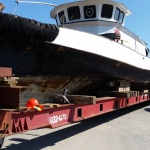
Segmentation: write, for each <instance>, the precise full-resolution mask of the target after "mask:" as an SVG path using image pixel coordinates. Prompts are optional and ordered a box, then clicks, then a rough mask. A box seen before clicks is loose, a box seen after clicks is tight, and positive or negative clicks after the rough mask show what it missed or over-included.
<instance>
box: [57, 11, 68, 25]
mask: <svg viewBox="0 0 150 150" xmlns="http://www.w3.org/2000/svg"><path fill="white" fill-rule="evenodd" d="M61 13H63V14H61ZM60 14H61V16H60ZM61 17H64V20H63V19H61ZM58 18H59V23H60V24H61V25H62V24H64V23H65V22H66V16H65V11H64V10H62V11H60V12H58ZM61 20H62V21H61Z"/></svg>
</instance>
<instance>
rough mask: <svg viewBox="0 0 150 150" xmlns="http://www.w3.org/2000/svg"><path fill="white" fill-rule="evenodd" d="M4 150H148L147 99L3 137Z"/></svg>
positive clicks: (149, 117) (149, 114) (149, 115)
mask: <svg viewBox="0 0 150 150" xmlns="http://www.w3.org/2000/svg"><path fill="white" fill-rule="evenodd" d="M2 149H4V150H49V149H50V150H150V102H146V103H142V104H140V105H136V106H132V107H130V108H125V109H122V110H119V111H115V112H111V113H108V114H105V115H102V116H98V117H94V118H91V119H88V120H84V121H82V122H78V123H74V124H70V125H67V126H63V127H59V128H56V129H48V128H42V129H37V130H32V131H29V132H25V133H22V134H17V135H12V136H9V137H6V138H5V142H4V145H3V148H2Z"/></svg>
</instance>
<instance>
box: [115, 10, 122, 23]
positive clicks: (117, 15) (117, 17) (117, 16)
mask: <svg viewBox="0 0 150 150" xmlns="http://www.w3.org/2000/svg"><path fill="white" fill-rule="evenodd" d="M114 19H115V20H116V21H117V22H118V23H120V24H122V23H123V19H124V12H123V11H121V10H120V9H119V8H116V11H115V16H114Z"/></svg>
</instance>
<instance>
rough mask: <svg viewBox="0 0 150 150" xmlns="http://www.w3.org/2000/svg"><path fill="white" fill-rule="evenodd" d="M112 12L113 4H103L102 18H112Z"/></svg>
mask: <svg viewBox="0 0 150 150" xmlns="http://www.w3.org/2000/svg"><path fill="white" fill-rule="evenodd" d="M112 13H113V6H112V5H108V4H104V5H103V6H102V12H101V17H102V18H109V19H110V18H112Z"/></svg>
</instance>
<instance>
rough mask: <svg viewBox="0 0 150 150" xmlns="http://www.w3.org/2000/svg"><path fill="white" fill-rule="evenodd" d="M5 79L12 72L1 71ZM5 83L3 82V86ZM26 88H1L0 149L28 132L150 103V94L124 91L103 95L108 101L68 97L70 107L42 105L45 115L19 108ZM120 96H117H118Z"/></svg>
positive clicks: (40, 112)
mask: <svg viewBox="0 0 150 150" xmlns="http://www.w3.org/2000/svg"><path fill="white" fill-rule="evenodd" d="M0 70H3V71H2V72H1V71H0V76H1V79H2V78H5V76H7V77H8V78H9V77H11V71H10V69H7V68H0ZM1 83H2V82H1ZM24 88H25V87H22V86H8V85H5V86H4V85H2V84H1V86H0V103H1V105H0V132H1V134H0V146H1V147H2V145H3V142H4V138H5V136H9V135H12V134H17V133H21V132H26V131H28V130H32V129H36V128H41V127H50V128H56V127H59V126H62V125H66V124H69V123H73V122H77V121H81V120H84V119H87V118H91V117H94V116H98V115H102V114H104V113H108V112H111V111H115V110H118V109H122V108H125V107H129V106H132V105H136V104H139V103H141V102H144V101H148V100H149V99H150V94H149V92H148V91H143V92H139V91H123V92H120V91H119V92H118V91H117V92H109V94H108V92H107V94H106V93H103V94H106V95H112V96H109V97H108V96H107V97H106V96H105V97H96V96H87V95H68V96H67V98H68V100H69V104H59V103H46V104H42V105H43V106H44V108H43V109H42V111H38V110H36V109H30V110H29V109H28V108H27V107H26V106H23V107H22V106H20V105H19V99H20V92H21V90H22V89H24ZM115 95H116V96H115Z"/></svg>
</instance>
